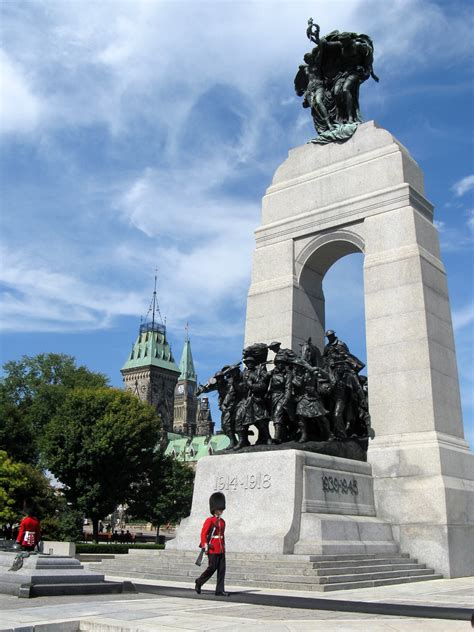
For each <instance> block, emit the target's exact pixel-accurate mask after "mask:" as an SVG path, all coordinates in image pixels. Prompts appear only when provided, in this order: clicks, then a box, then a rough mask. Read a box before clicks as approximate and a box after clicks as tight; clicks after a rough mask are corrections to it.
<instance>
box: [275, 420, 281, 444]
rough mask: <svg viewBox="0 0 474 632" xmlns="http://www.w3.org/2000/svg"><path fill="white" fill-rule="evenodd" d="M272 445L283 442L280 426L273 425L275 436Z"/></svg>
mask: <svg viewBox="0 0 474 632" xmlns="http://www.w3.org/2000/svg"><path fill="white" fill-rule="evenodd" d="M273 441H274V443H282V442H283V428H282V425H281V424H275V436H274V437H273Z"/></svg>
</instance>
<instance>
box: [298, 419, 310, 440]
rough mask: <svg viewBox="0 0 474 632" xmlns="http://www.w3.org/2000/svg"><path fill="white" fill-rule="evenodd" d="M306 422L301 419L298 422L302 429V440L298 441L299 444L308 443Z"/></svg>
mask: <svg viewBox="0 0 474 632" xmlns="http://www.w3.org/2000/svg"><path fill="white" fill-rule="evenodd" d="M306 425H307V423H306V421H305V420H303V419H301V420H300V421H298V428H299V429H300V433H301V434H300V438H299V439H298V443H306V441H308V430H307V428H306Z"/></svg>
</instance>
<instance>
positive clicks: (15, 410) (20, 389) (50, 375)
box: [0, 353, 108, 463]
mask: <svg viewBox="0 0 474 632" xmlns="http://www.w3.org/2000/svg"><path fill="white" fill-rule="evenodd" d="M3 371H4V375H3V377H2V379H1V381H0V449H3V450H6V452H7V453H8V454H9V455H10V456H11V457H13V458H14V459H15V460H17V461H24V462H27V463H36V462H37V461H38V458H39V452H38V448H39V442H38V439H39V436H40V434H41V432H42V430H43V428H44V426H45V425H46V424H47V423H48V422H49V420H50V419H51V418H52V417H53V416H54V414H55V412H56V410H57V408H58V407H59V405H60V404H61V402H62V401H63V400H64V398H65V395H66V393H67V392H68V391H70V390H72V389H75V388H103V387H105V386H107V385H108V379H107V377H106V376H105V375H103V374H101V373H94V372H92V371H89V370H88V369H87V368H86V367H84V366H79V367H78V366H76V363H75V360H74V358H73V357H72V356H68V355H64V354H57V353H46V354H45V353H43V354H39V355H36V356H31V357H30V356H23V358H22V359H21V360H19V361H10V362H7V363H6V364H4V366H3Z"/></svg>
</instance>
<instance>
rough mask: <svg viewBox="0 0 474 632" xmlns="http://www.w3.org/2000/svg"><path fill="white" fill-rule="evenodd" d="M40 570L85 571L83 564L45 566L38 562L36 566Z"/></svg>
mask: <svg viewBox="0 0 474 632" xmlns="http://www.w3.org/2000/svg"><path fill="white" fill-rule="evenodd" d="M36 568H37V569H38V570H46V571H47V570H51V569H53V568H54V569H59V570H74V571H77V570H83V568H84V566H83V565H82V564H43V563H42V562H38V564H37V565H36Z"/></svg>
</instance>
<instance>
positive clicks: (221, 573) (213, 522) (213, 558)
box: [196, 492, 229, 597]
mask: <svg viewBox="0 0 474 632" xmlns="http://www.w3.org/2000/svg"><path fill="white" fill-rule="evenodd" d="M224 509H225V496H224V494H222V493H221V492H215V493H214V494H212V495H211V496H210V498H209V510H210V513H211V514H212V515H211V516H210V517H209V518H206V520H205V521H204V524H203V525H202V529H201V542H200V545H199V546H200V547H201V549H204V550H205V552H206V554H207V556H208V560H209V565H208V567H207V568H206V570H205V571H204V573H203V574H202V575H201V576H200V577H198V578H197V579H196V592H197V593H198V595H200V594H201V587H202V586H203V584H205V583H206V582H207V580H208V579H210V578H211V577H212V576H213V575H214V573H215V572H216V571H217V583H216V595H219V596H221V597H228V596H229V593H228V592H225V590H224V580H225V539H224V531H225V522H224V519H223V518H222V513H223V511H224Z"/></svg>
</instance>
